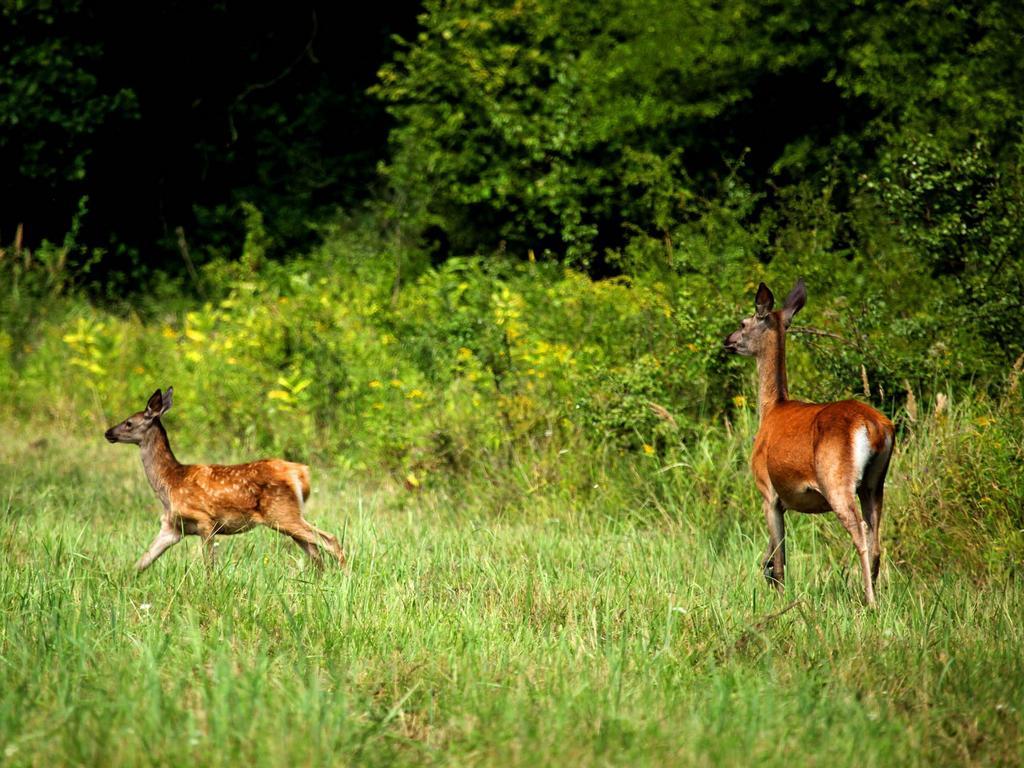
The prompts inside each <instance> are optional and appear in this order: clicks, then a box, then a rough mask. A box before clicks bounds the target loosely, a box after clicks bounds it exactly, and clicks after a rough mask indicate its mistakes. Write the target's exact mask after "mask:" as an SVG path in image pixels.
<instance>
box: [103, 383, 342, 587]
mask: <svg viewBox="0 0 1024 768" xmlns="http://www.w3.org/2000/svg"><path fill="white" fill-rule="evenodd" d="M173 396H174V388H173V387H168V388H167V391H166V392H163V393H161V392H160V390H159V389H158V390H157V391H156V392H154V393H153V395H152V396H151V397H150V398H149V402H148V403H147V404H146V409H145V410H144V411H140V412H138V413H135V414H133V415H131V416H129V417H128V418H127V419H125V420H124V421H122V422H121V423H120V424H118V425H117V426H114V427H111V428H110V429H108V430H107V431H106V433H105V434H104V436H105V437H106V438H107V440H108V441H110V442H111V443H132V444H134V445H138V446H139V447H140V448H141V449H142V466H143V468H144V469H145V471H146V478H147V479H148V480H149V484H150V485H151V486H152V487H153V490H154V491H155V492H156V495H157V496H158V497H159V498H160V502H161V503H162V504H163V507H164V511H163V514H162V515H161V517H160V532H159V533H158V534H157V536H156V538H155V539H153V543H152V544H150V546H149V550H148V551H147V552H146V554H144V555H143V556H142V557H141V558H140V559H139V562H138V563H137V564H136V567H137V568H138V570H139V571H140V572H141V571H144V570H145V569H146V568H148V567H149V566H150V565H152V564H153V561H154V560H156V559H157V558H158V557H160V555H162V554H163V553H164V552H166V551H167V549H169V548H170V547H172V546H174V545H175V544H177V543H178V542H179V541H181V537H182V536H183V535H184V536H199V537H201V538H202V540H203V544H204V551H205V553H206V560H207V563H208V564H211V565H212V564H213V537H214V536H215V535H217V534H221V535H230V534H235V533H244V532H245V531H248V530H249V529H251V528H254V527H256V526H257V525H265V526H268V527H270V528H273V529H274V530H276V531H280V532H281V533H283V534H285V535H287V536H291V537H292V539H293V540H294V541H295V543H296V544H298V545H299V547H300V548H301V549H302V551H303V552H305V553H306V554H307V555H308V556H309V558H310V559H311V560H312V561H313V563H314V564H315V565H316V566H317V567H322V565H323V560H322V558H321V555H320V549H325V550H327V552H328V553H330V554H331V555H332V556H333V557H334V558H335V559H336V560H337V561H338V564H339V565H344V564H345V553H344V551H343V550H342V548H341V545H340V544H339V543H338V540H337V539H336V538H335V537H334V536H332V535H331V534H329V533H325V532H324V531H321V530H319V529H317V528H314V527H313V526H312V525H310V524H309V523H308V522H307V521H306V519H305V518H304V517H303V516H302V510H303V505H304V504H305V501H306V499H308V498H309V467H307V466H305V465H303V464H296V463H294V462H290V461H283V460H281V459H264V460H262V461H254V462H251V463H249V464H234V465H231V466H224V465H220V464H180V463H179V462H178V460H177V459H176V458H175V457H174V454H173V453H172V452H171V445H170V442H168V440H167V430H165V429H164V425H163V424H161V423H160V417H161V416H163V415H164V414H165V413H167V411H169V410H170V409H171V403H172V399H173Z"/></svg>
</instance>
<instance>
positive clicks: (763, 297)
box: [754, 283, 775, 318]
mask: <svg viewBox="0 0 1024 768" xmlns="http://www.w3.org/2000/svg"><path fill="white" fill-rule="evenodd" d="M774 306H775V296H774V295H773V294H772V292H771V291H770V290H769V289H768V286H767V285H765V284H764V283H761V284H760V285H759V286H757V296H755V297H754V310H755V311H756V313H757V316H758V317H759V318H763V317H765V316H766V315H767V314H768V313H769V312H771V311H772V307H774Z"/></svg>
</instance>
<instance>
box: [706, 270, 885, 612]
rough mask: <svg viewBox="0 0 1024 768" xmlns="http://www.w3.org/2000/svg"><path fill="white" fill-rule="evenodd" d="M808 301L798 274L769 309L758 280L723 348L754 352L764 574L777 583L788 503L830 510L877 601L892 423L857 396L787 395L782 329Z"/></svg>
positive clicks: (868, 595)
mask: <svg viewBox="0 0 1024 768" xmlns="http://www.w3.org/2000/svg"><path fill="white" fill-rule="evenodd" d="M806 301H807V289H806V287H805V286H804V282H803V280H797V282H796V285H795V286H794V288H793V290H792V291H790V293H789V296H787V297H786V301H785V302H784V304H783V307H782V309H779V310H775V311H772V309H773V307H774V306H775V297H774V296H773V295H772V292H771V291H770V290H769V289H768V286H766V285H765V284H764V283H761V285H760V286H759V287H758V289H757V296H756V297H755V299H754V309H755V311H754V314H753V315H752V316H750V317H747V318H745V319H744V320H743V321H742V323H741V324H740V327H739V329H738V330H736V331H733V332H732V333H731V334H729V336H728V337H726V339H725V348H726V349H727V350H728V351H730V352H734V353H736V354H739V355H746V356H749V357H755V358H757V372H758V378H759V380H760V386H759V396H758V400H759V405H760V413H761V424H760V426H759V427H758V430H757V436H756V437H755V438H754V453H753V456H752V457H751V462H750V463H751V467H752V468H753V471H754V482H755V483H756V484H757V489H758V490H759V491H760V492H761V497H762V499H763V508H764V516H765V519H766V520H767V522H768V533H769V539H768V552H767V554H766V555H765V558H764V574H765V577H766V578H767V579H768V581H769V583H772V584H774V585H775V587H776V588H777V589H778V590H779V591H781V590H782V586H783V581H784V570H785V566H786V543H785V539H786V529H785V523H784V521H783V512H784V511H785V510H787V509H792V510H796V511H797V512H811V513H816V512H828V511H829V510H832V511H834V512H835V513H836V516H837V517H838V518H839V520H840V521H841V522H842V523H843V525H844V526H845V527H846V530H847V531H849V532H850V536H851V537H852V538H853V545H854V547H856V549H857V553H858V554H859V555H860V561H861V570H862V575H863V578H864V595H865V599H866V600H867V603H868V605H874V604H875V590H874V583H875V581H876V580H877V579H878V567H879V563H880V562H881V556H882V548H881V524H882V496H883V488H882V487H883V485H884V484H885V475H886V473H887V472H888V470H889V458H890V457H891V455H892V449H893V438H894V430H893V426H892V422H891V421H889V419H887V418H886V417H885V416H883V415H882V414H881V413H879V412H878V411H876V410H875V409H874V408H871V407H870V406H867V405H865V404H864V403H861V402H859V401H857V400H842V401H840V402H835V403H822V404H817V403H801V402H799V401H797V400H790V399H789V388H788V385H787V381H786V329H788V328H789V325H790V323H791V322H792V320H793V316H794V315H795V314H796V313H797V312H799V311H800V309H801V308H802V307H803V306H804V303H805V302H806ZM855 496H856V497H857V498H858V499H859V500H860V510H859V511H858V509H857V506H856V505H855V504H854V497H855ZM862 513H863V514H862Z"/></svg>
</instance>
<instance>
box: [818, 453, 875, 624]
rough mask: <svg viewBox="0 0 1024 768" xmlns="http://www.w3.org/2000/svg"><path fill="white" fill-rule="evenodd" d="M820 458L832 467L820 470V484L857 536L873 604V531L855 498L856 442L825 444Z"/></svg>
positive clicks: (866, 592) (866, 593) (867, 591)
mask: <svg viewBox="0 0 1024 768" xmlns="http://www.w3.org/2000/svg"><path fill="white" fill-rule="evenodd" d="M818 459H819V463H820V465H821V466H822V467H826V468H828V470H827V471H826V472H825V473H823V474H822V473H820V474H819V477H818V484H819V486H820V487H821V488H823V489H826V491H827V492H826V493H825V498H826V499H827V500H828V503H829V506H830V507H832V511H833V512H835V513H836V517H838V518H839V521H840V522H841V523H842V524H843V527H844V528H846V530H847V531H848V532H849V534H850V538H851V539H853V546H854V548H855V549H856V550H857V556H858V558H859V559H860V566H861V576H862V578H863V580H864V599H865V601H866V602H867V604H868V605H870V606H873V605H875V587H874V578H873V577H872V569H871V545H872V535H871V530H870V528H869V527H868V524H867V522H866V521H865V520H864V517H863V516H862V515H861V511H860V510H859V509H858V508H857V504H856V502H855V497H856V486H857V476H856V473H857V470H856V469H855V467H854V464H853V459H854V456H853V446H852V445H851V446H846V445H843V444H838V443H837V444H834V445H832V446H826V447H823V448H822V449H821V451H820V453H819V457H818Z"/></svg>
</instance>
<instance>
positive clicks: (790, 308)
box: [782, 277, 807, 328]
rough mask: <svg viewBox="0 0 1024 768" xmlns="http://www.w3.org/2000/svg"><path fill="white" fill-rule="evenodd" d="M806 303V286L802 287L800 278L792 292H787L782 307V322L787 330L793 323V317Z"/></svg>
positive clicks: (802, 282)
mask: <svg viewBox="0 0 1024 768" xmlns="http://www.w3.org/2000/svg"><path fill="white" fill-rule="evenodd" d="M806 303H807V286H806V285H804V279H803V278H802V277H801V278H799V279H798V280H797V281H796V285H794V286H793V290H792V291H790V292H789V295H788V296H787V297H786V302H785V303H784V304H783V305H782V321H783V322H784V323H785V324H786V327H787V328H789V324H790V323H791V322H793V315H795V314H796V313H797V312H799V311H800V310H801V309H803V306H804V304H806Z"/></svg>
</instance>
